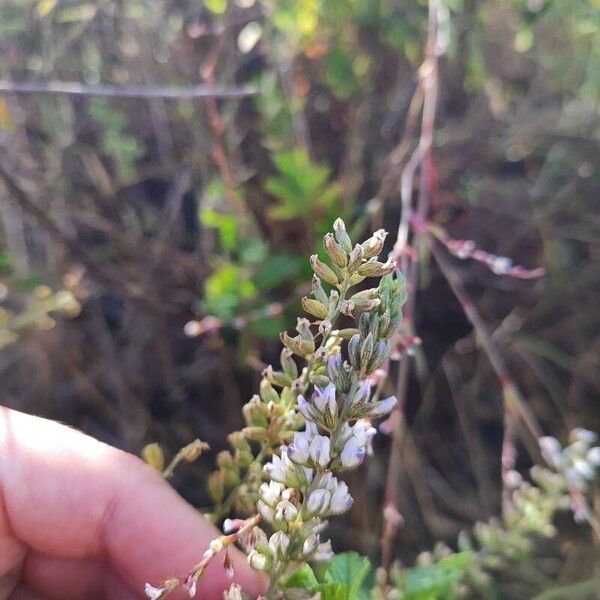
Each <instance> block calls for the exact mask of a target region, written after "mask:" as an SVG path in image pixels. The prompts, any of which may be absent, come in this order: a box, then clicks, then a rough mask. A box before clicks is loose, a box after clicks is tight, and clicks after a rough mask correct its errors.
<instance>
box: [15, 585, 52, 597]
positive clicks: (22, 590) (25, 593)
mask: <svg viewBox="0 0 600 600" xmlns="http://www.w3.org/2000/svg"><path fill="white" fill-rule="evenodd" d="M9 600H49V599H48V598H47V597H46V596H41V595H40V594H38V593H37V592H34V591H33V590H31V589H30V588H28V587H26V586H24V585H20V586H19V587H18V588H17V589H16V590H15V591H14V592H13V593H12V595H11V596H10V597H9Z"/></svg>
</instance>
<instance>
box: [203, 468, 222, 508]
mask: <svg viewBox="0 0 600 600" xmlns="http://www.w3.org/2000/svg"><path fill="white" fill-rule="evenodd" d="M224 479H225V476H224V474H223V473H222V472H221V471H215V472H214V473H211V474H210V475H209V476H208V482H207V488H208V493H209V494H210V497H211V498H212V500H213V502H215V503H218V502H222V500H223V496H224V495H225V481H224Z"/></svg>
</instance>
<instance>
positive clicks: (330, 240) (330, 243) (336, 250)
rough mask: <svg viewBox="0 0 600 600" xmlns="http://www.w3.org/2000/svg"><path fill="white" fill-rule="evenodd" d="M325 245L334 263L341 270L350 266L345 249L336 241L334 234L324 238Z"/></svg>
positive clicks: (326, 235)
mask: <svg viewBox="0 0 600 600" xmlns="http://www.w3.org/2000/svg"><path fill="white" fill-rule="evenodd" d="M323 245H324V246H325V250H326V251H327V254H328V255H329V258H331V260H332V261H333V263H334V264H335V265H336V266H338V267H339V268H340V269H345V268H346V266H347V265H348V255H347V254H346V252H344V249H343V248H342V247H341V246H340V245H339V244H338V243H337V242H336V241H335V238H334V237H333V234H331V233H327V234H325V237H324V238H323Z"/></svg>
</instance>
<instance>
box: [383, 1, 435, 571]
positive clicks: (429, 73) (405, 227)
mask: <svg viewBox="0 0 600 600" xmlns="http://www.w3.org/2000/svg"><path fill="white" fill-rule="evenodd" d="M440 10H441V9H440V4H439V1H438V0H430V1H429V16H428V31H427V45H426V49H425V60H424V62H423V64H422V65H421V68H420V69H419V73H418V75H419V83H418V85H417V87H416V90H419V93H421V90H422V93H423V113H422V117H421V131H420V138H419V142H418V145H417V147H416V148H415V150H414V151H413V153H412V155H411V157H410V158H409V160H408V162H407V163H406V165H405V166H404V169H403V170H402V175H401V177H400V197H401V204H402V214H401V218H400V224H399V226H398V234H397V238H396V243H395V244H394V249H393V255H394V258H396V259H397V260H398V262H399V264H400V268H401V271H402V272H403V273H404V274H405V275H406V281H407V286H406V288H407V294H408V300H407V304H406V309H405V319H404V323H405V327H406V328H407V329H408V331H407V332H405V333H407V334H408V335H411V334H413V314H414V309H415V302H416V293H417V286H418V266H417V264H416V262H415V261H414V258H415V255H414V250H413V251H412V252H411V251H409V246H408V241H409V233H410V230H411V224H412V221H413V215H414V214H415V213H416V214H417V215H418V216H419V217H420V218H425V216H426V215H427V212H428V210H429V205H430V197H429V187H430V186H429V179H430V177H431V166H432V163H431V160H430V153H431V145H432V140H433V128H434V122H435V111H436V105H437V73H438V57H439V55H440V54H442V53H443V52H444V50H445V48H444V47H442V46H441V45H440V43H439V40H438V28H439V26H440V22H439V21H440V16H441V12H440ZM419 104H420V102H419V101H413V102H411V106H412V107H414V108H413V109H411V110H409V116H411V115H413V114H414V110H416V106H418V105H419ZM411 127H412V126H411ZM419 167H420V168H421V181H420V189H419V196H418V199H417V207H416V210H414V208H413V187H414V186H413V184H414V176H415V173H416V172H417V169H419ZM421 235H422V234H421V232H420V231H419V230H416V231H415V240H414V241H413V247H414V246H418V245H420V239H419V238H420V237H421ZM410 368H411V360H410V357H409V356H408V355H403V356H402V359H401V362H400V369H399V373H398V380H397V386H396V396H397V398H398V409H397V410H400V409H401V408H400V407H402V406H404V404H405V401H406V392H407V388H408V376H409V374H410ZM405 431H406V430H405V423H404V419H403V418H400V419H397V424H396V427H395V429H394V432H393V434H392V445H391V449H390V460H389V465H388V471H387V478H386V484H385V492H384V531H383V535H382V539H381V551H382V566H383V568H384V569H385V571H386V572H387V571H388V570H389V567H390V565H391V562H392V546H393V542H394V539H395V537H396V532H397V529H398V526H399V524H400V521H399V519H397V518H396V519H394V518H392V519H390V518H389V515H392V516H393V515H396V514H397V511H398V500H399V495H400V489H399V476H398V474H399V472H400V469H401V462H402V461H401V459H402V454H403V447H404V437H405ZM386 516H387V517H388V518H386Z"/></svg>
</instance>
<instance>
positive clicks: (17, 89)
mask: <svg viewBox="0 0 600 600" xmlns="http://www.w3.org/2000/svg"><path fill="white" fill-rule="evenodd" d="M0 92H5V93H12V94H66V95H69V96H101V97H106V98H164V99H169V100H178V99H190V100H191V99H194V98H198V99H201V98H246V97H247V96H253V95H254V94H256V93H257V91H256V89H255V88H253V87H242V88H236V87H225V86H223V87H219V86H216V87H213V86H210V85H192V86H180V87H178V86H158V85H156V86H153V85H112V84H99V85H92V84H86V83H79V82H77V81H9V80H7V79H0Z"/></svg>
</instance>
